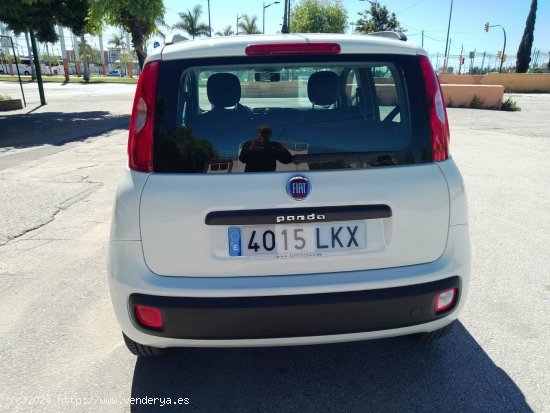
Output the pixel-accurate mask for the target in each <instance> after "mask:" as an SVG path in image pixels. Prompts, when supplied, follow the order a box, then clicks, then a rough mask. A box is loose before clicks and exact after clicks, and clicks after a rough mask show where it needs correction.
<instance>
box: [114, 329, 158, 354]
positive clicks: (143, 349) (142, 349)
mask: <svg viewBox="0 0 550 413" xmlns="http://www.w3.org/2000/svg"><path fill="white" fill-rule="evenodd" d="M122 337H124V343H125V344H126V347H128V350H130V353H132V354H133V355H134V356H140V357H154V356H160V355H162V353H163V349H161V348H158V347H151V346H145V345H143V344H139V343H136V342H135V341H134V340H132V339H131V338H129V337H128V336H127V335H126V334H124V333H122Z"/></svg>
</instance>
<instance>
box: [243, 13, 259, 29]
mask: <svg viewBox="0 0 550 413" xmlns="http://www.w3.org/2000/svg"><path fill="white" fill-rule="evenodd" d="M241 18H242V21H241V22H240V23H239V29H241V30H242V31H243V32H244V33H246V34H259V33H261V31H260V30H258V25H257V24H256V21H257V20H258V16H254V17H250V16H248V14H243V15H242V16H241Z"/></svg>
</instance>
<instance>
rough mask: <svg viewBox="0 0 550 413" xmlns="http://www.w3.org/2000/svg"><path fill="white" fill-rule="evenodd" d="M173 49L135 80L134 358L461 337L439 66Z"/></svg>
mask: <svg viewBox="0 0 550 413" xmlns="http://www.w3.org/2000/svg"><path fill="white" fill-rule="evenodd" d="M386 35H387V36H390V35H391V34H386ZM168 43H169V44H167V45H165V46H164V47H162V48H157V49H155V51H154V52H153V53H152V54H150V55H149V56H148V58H147V61H146V64H145V66H144V68H143V72H142V74H141V76H140V78H139V83H138V86H137V89H136V95H135V100H134V106H133V112H132V117H131V122H130V132H129V140H128V154H129V160H128V165H127V167H126V169H125V171H124V172H123V174H122V178H121V180H120V182H119V185H118V191H117V195H116V201H115V206H114V214H113V220H112V228H111V240H110V254H109V255H110V258H109V285H110V291H111V297H112V302H113V307H114V310H115V313H116V316H117V318H118V321H119V323H120V326H121V328H122V331H123V334H124V339H125V342H126V344H127V346H128V348H129V350H130V351H131V352H132V353H134V354H136V355H141V356H148V355H156V354H160V353H161V351H162V349H164V348H170V347H237V346H279V345H302V344H318V343H335V342H345V341H354V340H366V339H375V338H383V337H393V336H401V335H415V336H417V337H422V338H424V339H434V338H439V337H441V336H443V335H445V334H446V333H448V332H449V330H450V328H451V326H452V324H453V322H454V321H455V320H456V319H457V317H458V315H459V313H460V310H461V308H462V307H463V305H464V302H465V297H466V295H467V292H468V285H469V278H470V246H469V234H468V216H467V206H466V196H465V191H464V186H463V182H462V178H461V175H460V173H459V171H458V169H457V167H456V165H455V163H454V162H453V159H452V157H451V156H450V154H449V124H448V119H447V114H446V110H445V107H444V100H443V96H442V94H441V88H440V86H439V82H438V79H437V76H436V74H435V73H434V71H433V69H432V66H431V64H430V61H429V60H428V57H427V55H426V52H425V51H424V50H422V49H420V48H418V47H416V46H414V45H411V44H409V43H407V42H405V41H401V40H399V39H394V38H389V37H385V36H384V34H383V35H382V36H371V35H367V36H363V35H328V34H327V35H325V34H316V35H314V34H300V35H297V34H287V35H276V36H265V35H258V36H235V37H224V38H208V39H201V40H189V41H181V42H174V43H171V42H168Z"/></svg>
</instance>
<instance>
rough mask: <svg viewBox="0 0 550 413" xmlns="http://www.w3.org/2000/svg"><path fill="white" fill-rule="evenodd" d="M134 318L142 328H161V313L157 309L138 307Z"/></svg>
mask: <svg viewBox="0 0 550 413" xmlns="http://www.w3.org/2000/svg"><path fill="white" fill-rule="evenodd" d="M136 318H137V320H138V321H139V323H140V324H141V325H142V326H145V327H150V328H162V313H161V312H160V310H159V309H158V308H153V307H147V306H145V305H138V306H136Z"/></svg>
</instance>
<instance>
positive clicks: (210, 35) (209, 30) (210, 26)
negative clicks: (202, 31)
mask: <svg viewBox="0 0 550 413" xmlns="http://www.w3.org/2000/svg"><path fill="white" fill-rule="evenodd" d="M208 37H212V24H211V23H210V0H208Z"/></svg>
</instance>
